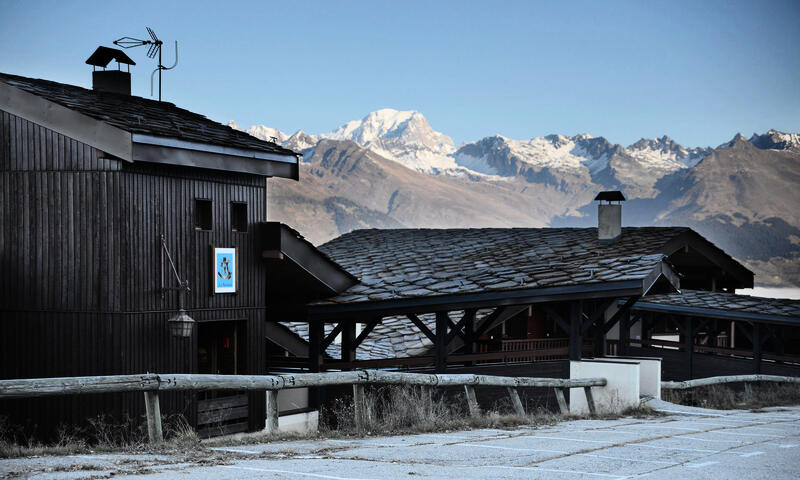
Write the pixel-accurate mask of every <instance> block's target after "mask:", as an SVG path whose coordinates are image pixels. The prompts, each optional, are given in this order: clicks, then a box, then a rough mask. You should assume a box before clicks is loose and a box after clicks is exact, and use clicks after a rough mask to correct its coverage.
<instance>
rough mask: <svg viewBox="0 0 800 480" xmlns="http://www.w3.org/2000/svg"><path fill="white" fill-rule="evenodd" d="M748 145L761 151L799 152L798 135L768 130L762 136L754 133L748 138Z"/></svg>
mask: <svg viewBox="0 0 800 480" xmlns="http://www.w3.org/2000/svg"><path fill="white" fill-rule="evenodd" d="M750 143H752V144H753V145H755V147H756V148H760V149H762V150H795V151H800V133H783V132H779V131H777V130H769V131H767V133H765V134H763V135H758V134H756V133H754V134H753V136H752V137H750Z"/></svg>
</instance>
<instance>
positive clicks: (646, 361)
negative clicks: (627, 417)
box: [591, 356, 661, 400]
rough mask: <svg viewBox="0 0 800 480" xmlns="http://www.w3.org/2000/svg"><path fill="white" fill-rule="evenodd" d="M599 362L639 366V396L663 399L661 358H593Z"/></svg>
mask: <svg viewBox="0 0 800 480" xmlns="http://www.w3.org/2000/svg"><path fill="white" fill-rule="evenodd" d="M591 360H593V361H597V362H603V361H607V362H627V363H638V364H639V395H642V396H648V397H653V398H657V399H659V400H660V399H661V358H659V357H628V356H625V357H606V358H592V359H591Z"/></svg>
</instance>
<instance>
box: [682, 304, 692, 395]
mask: <svg viewBox="0 0 800 480" xmlns="http://www.w3.org/2000/svg"><path fill="white" fill-rule="evenodd" d="M683 350H684V352H683V355H684V357H683V359H684V360H683V361H684V375H685V376H686V380H691V379H692V378H694V377H693V376H692V374H693V373H694V372H693V370H694V369H693V368H692V361H693V360H694V325H693V323H692V317H686V320H685V323H684V327H683Z"/></svg>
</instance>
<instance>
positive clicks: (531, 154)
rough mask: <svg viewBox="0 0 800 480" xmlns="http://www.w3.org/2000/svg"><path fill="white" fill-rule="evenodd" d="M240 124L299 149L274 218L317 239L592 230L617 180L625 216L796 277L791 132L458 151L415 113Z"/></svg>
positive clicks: (581, 140)
mask: <svg viewBox="0 0 800 480" xmlns="http://www.w3.org/2000/svg"><path fill="white" fill-rule="evenodd" d="M231 127H233V128H239V127H238V126H236V124H235V123H234V122H231ZM248 132H249V133H250V134H252V135H256V136H258V137H260V138H265V137H266V138H267V139H271V138H270V137H275V138H277V139H278V141H279V142H280V143H281V144H282V145H284V146H286V147H288V148H291V149H292V150H295V151H297V152H302V153H303V157H304V161H303V164H302V166H301V167H302V172H303V173H301V178H302V179H303V180H302V182H301V183H295V182H276V183H272V184H271V187H270V201H271V205H270V208H271V210H270V211H271V213H270V217H271V218H272V219H277V220H282V221H286V222H287V223H290V224H292V225H293V226H296V227H297V228H298V229H299V230H300V231H301V232H302V233H303V234H304V235H306V236H307V238H311V239H312V241H314V242H316V243H319V242H322V241H326V240H328V239H330V238H333V237H335V236H337V235H340V234H342V233H346V232H348V231H350V230H352V229H354V228H396V227H417V228H420V227H431V228H439V227H483V226H545V225H548V224H549V225H554V226H575V225H582V226H590V225H593V224H595V223H596V218H595V217H594V215H595V214H594V212H595V209H594V205H593V204H592V199H593V198H594V195H595V194H596V193H597V192H598V191H600V190H617V189H619V190H622V191H623V192H624V193H625V196H626V197H627V198H628V200H629V201H628V202H627V203H626V206H625V210H624V211H625V214H624V215H625V217H624V221H625V222H626V224H628V225H653V224H663V225H689V226H692V227H693V228H695V229H696V230H697V231H698V232H700V233H701V234H703V235H705V236H706V237H707V238H709V239H710V240H711V241H713V242H714V243H715V244H717V245H719V246H721V247H723V248H725V250H726V251H729V252H731V253H733V254H734V255H736V256H737V258H740V259H742V260H744V261H745V262H746V264H747V265H748V266H749V267H750V268H752V269H753V270H755V271H757V272H758V275H759V278H760V279H761V280H760V281H761V282H763V283H765V284H769V283H771V284H781V283H783V284H795V285H800V269H798V268H797V265H800V263H798V262H800V242H798V241H797V239H798V238H800V217H798V214H797V212H800V198H798V194H797V192H798V191H800V190H798V189H796V188H795V186H796V185H797V184H798V183H800V134H796V133H783V132H779V131H776V130H770V131H768V132H767V133H765V134H754V135H753V136H752V137H751V138H750V139H747V138H746V137H744V136H743V135H741V134H738V135H736V136H735V137H734V138H733V139H732V140H731V141H730V142H727V143H725V144H723V145H720V146H718V147H716V148H713V149H712V148H709V147H699V148H686V147H683V146H682V145H679V144H678V143H676V142H675V141H673V140H672V139H670V138H669V137H666V136H664V137H661V138H653V139H641V140H639V141H637V142H635V143H633V144H632V145H629V146H627V147H623V146H621V145H619V144H612V143H611V142H609V141H608V140H606V139H605V138H603V137H595V136H592V135H588V134H581V135H574V136H563V135H547V136H543V137H534V138H530V139H527V140H516V139H512V138H508V137H505V136H502V135H495V136H490V137H485V138H483V139H480V140H477V141H475V142H471V143H464V144H462V145H461V146H460V147H458V148H456V147H455V146H454V145H453V141H452V140H451V139H450V138H449V137H447V136H446V135H444V134H443V133H440V132H437V131H435V130H433V128H432V127H431V126H430V124H429V123H428V122H427V120H426V119H425V117H424V116H423V115H422V114H420V113H419V112H414V111H405V112H403V111H397V110H390V109H385V110H379V111H377V112H373V113H371V114H369V115H367V116H365V117H364V118H362V119H361V120H357V121H351V122H347V123H345V124H343V125H342V126H341V127H339V128H338V129H336V130H334V131H332V132H330V133H326V134H320V135H311V134H308V133H306V132H303V131H301V130H300V131H297V132H296V133H294V134H292V135H287V134H285V133H283V132H281V131H279V130H276V129H274V128H269V127H264V126H254V127H250V128H249V129H248ZM776 179H777V180H776ZM757 281H759V280H758V279H757Z"/></svg>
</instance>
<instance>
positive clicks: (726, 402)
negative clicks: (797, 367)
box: [662, 382, 800, 410]
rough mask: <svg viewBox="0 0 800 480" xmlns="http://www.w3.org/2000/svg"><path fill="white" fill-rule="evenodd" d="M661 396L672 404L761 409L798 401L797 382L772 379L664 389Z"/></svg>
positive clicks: (724, 408)
mask: <svg viewBox="0 0 800 480" xmlns="http://www.w3.org/2000/svg"><path fill="white" fill-rule="evenodd" d="M662 397H663V399H664V400H666V401H668V402H672V403H678V404H681V405H690V406H693V407H702V408H713V409H717V410H732V409H760V408H763V407H775V406H779V405H797V404H800V385H798V384H796V383H772V382H764V383H744V384H742V383H739V384H727V385H711V386H708V387H697V388H693V389H689V390H664V392H663V393H662Z"/></svg>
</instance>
